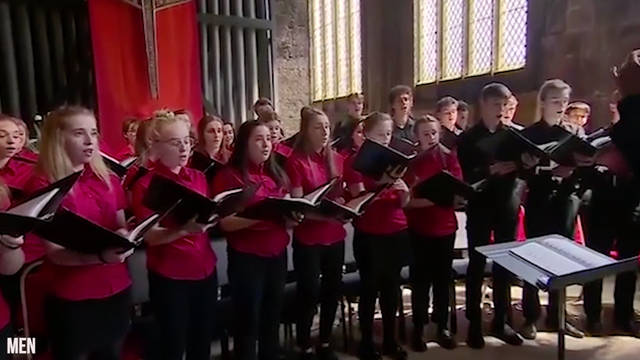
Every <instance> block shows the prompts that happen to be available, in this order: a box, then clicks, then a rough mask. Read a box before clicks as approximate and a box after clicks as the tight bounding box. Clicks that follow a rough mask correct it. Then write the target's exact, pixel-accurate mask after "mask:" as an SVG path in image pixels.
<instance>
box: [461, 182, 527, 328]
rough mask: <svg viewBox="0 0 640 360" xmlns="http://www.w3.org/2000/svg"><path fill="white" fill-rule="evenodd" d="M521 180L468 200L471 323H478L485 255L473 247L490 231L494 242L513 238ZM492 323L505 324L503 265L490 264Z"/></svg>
mask: <svg viewBox="0 0 640 360" xmlns="http://www.w3.org/2000/svg"><path fill="white" fill-rule="evenodd" d="M523 189H524V183H523V182H520V181H517V184H516V187H515V189H514V191H512V192H511V193H500V194H499V195H498V196H495V197H489V196H485V197H483V198H482V199H477V200H476V201H472V202H470V203H469V206H468V209H467V238H468V242H469V243H468V245H469V266H468V268H467V278H466V316H467V319H469V321H470V322H472V323H474V324H480V322H481V321H482V312H481V308H480V303H481V301H482V283H483V281H484V269H485V265H486V258H485V257H484V256H483V255H481V254H480V253H478V252H477V251H475V248H476V247H479V246H484V245H489V243H490V240H491V233H492V232H493V239H494V242H495V243H497V244H500V243H505V242H510V241H514V240H515V237H516V230H517V227H518V211H519V209H520V203H521V201H522V200H521V198H522V191H523ZM492 274H493V303H494V311H495V312H494V318H493V324H494V326H496V327H498V328H499V327H501V326H504V324H505V322H506V320H507V310H508V309H509V301H510V299H511V294H510V286H509V285H510V280H511V274H510V273H509V272H508V271H507V270H506V269H505V268H503V267H502V266H500V265H498V264H495V263H494V264H493V269H492Z"/></svg>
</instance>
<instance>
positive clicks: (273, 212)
mask: <svg viewBox="0 0 640 360" xmlns="http://www.w3.org/2000/svg"><path fill="white" fill-rule="evenodd" d="M337 183H338V178H333V179H331V180H329V182H327V183H326V184H323V185H321V186H319V187H318V188H316V189H314V190H313V191H312V192H310V193H308V194H306V195H305V196H303V197H300V198H294V197H291V196H290V195H288V194H287V195H286V196H284V197H268V198H266V199H264V200H261V201H259V202H257V203H255V204H253V205H251V206H249V207H247V208H246V209H244V210H243V211H241V212H240V213H239V214H238V216H239V217H243V218H247V219H255V220H270V221H273V220H276V221H277V220H280V219H282V218H284V217H286V216H289V215H290V214H291V213H293V212H300V213H303V214H307V213H318V207H319V206H320V204H321V203H322V199H323V198H324V196H325V195H326V194H327V193H329V192H330V191H331V190H332V189H333V188H334V187H335V186H336V184H337Z"/></svg>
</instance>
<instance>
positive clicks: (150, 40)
mask: <svg viewBox="0 0 640 360" xmlns="http://www.w3.org/2000/svg"><path fill="white" fill-rule="evenodd" d="M122 1H124V2H126V3H128V4H130V5H133V6H135V7H137V8H138V9H140V10H142V25H143V30H144V49H145V53H146V54H147V74H148V76H149V90H150V92H151V97H153V98H154V99H157V98H158V95H159V92H160V90H159V89H160V84H159V76H158V39H157V27H156V14H157V12H158V11H160V10H164V9H168V8H170V7H173V6H177V5H182V4H184V3H188V2H189V1H191V0H122Z"/></svg>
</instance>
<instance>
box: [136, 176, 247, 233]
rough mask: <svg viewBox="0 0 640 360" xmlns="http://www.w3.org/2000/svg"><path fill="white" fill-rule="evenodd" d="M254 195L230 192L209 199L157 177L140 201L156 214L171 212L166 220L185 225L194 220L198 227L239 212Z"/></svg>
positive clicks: (241, 191) (232, 190) (236, 191)
mask: <svg viewBox="0 0 640 360" xmlns="http://www.w3.org/2000/svg"><path fill="white" fill-rule="evenodd" d="M255 191H256V188H255V187H246V188H243V189H242V188H240V189H231V190H228V191H224V192H221V193H220V194H218V195H216V196H215V197H213V198H212V199H210V198H208V197H206V196H204V195H202V194H200V193H198V192H196V191H193V190H191V189H189V188H187V187H185V186H183V185H180V184H178V183H177V182H175V181H173V180H171V179H168V178H166V177H164V176H162V175H158V174H156V175H154V176H153V178H151V182H150V183H149V187H148V188H147V192H146V193H145V195H144V198H143V200H142V201H143V203H144V205H145V206H146V207H147V208H149V209H151V210H153V211H156V212H159V213H164V212H165V211H167V209H169V208H173V209H172V210H171V211H170V213H169V214H168V217H170V218H172V219H173V220H174V221H175V222H176V223H178V224H185V223H186V222H187V221H189V220H190V219H192V218H193V217H197V219H196V221H198V222H199V223H202V224H207V223H210V222H212V221H213V220H214V219H215V218H217V217H225V216H228V215H231V214H233V213H235V212H237V211H240V210H241V209H242V208H243V207H244V205H245V203H246V201H247V200H248V199H250V198H251V197H253V194H254V193H255ZM174 205H175V207H174Z"/></svg>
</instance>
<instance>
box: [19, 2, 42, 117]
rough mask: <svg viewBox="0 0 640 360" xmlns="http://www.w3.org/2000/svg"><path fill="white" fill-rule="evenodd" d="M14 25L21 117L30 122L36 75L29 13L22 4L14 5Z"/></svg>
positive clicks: (34, 101) (35, 106) (34, 104)
mask: <svg viewBox="0 0 640 360" xmlns="http://www.w3.org/2000/svg"><path fill="white" fill-rule="evenodd" d="M13 14H14V26H15V35H16V45H17V46H16V55H17V57H16V59H17V63H16V65H18V66H17V68H18V77H19V81H20V98H21V99H20V103H21V105H22V106H21V107H20V109H21V114H22V118H23V119H24V120H25V121H26V122H27V123H30V122H31V119H33V116H34V115H35V114H36V112H37V109H38V105H37V101H36V76H35V69H34V66H33V47H32V45H31V27H30V25H29V13H28V12H27V6H26V5H24V4H21V5H17V6H15V7H14V12H13Z"/></svg>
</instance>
